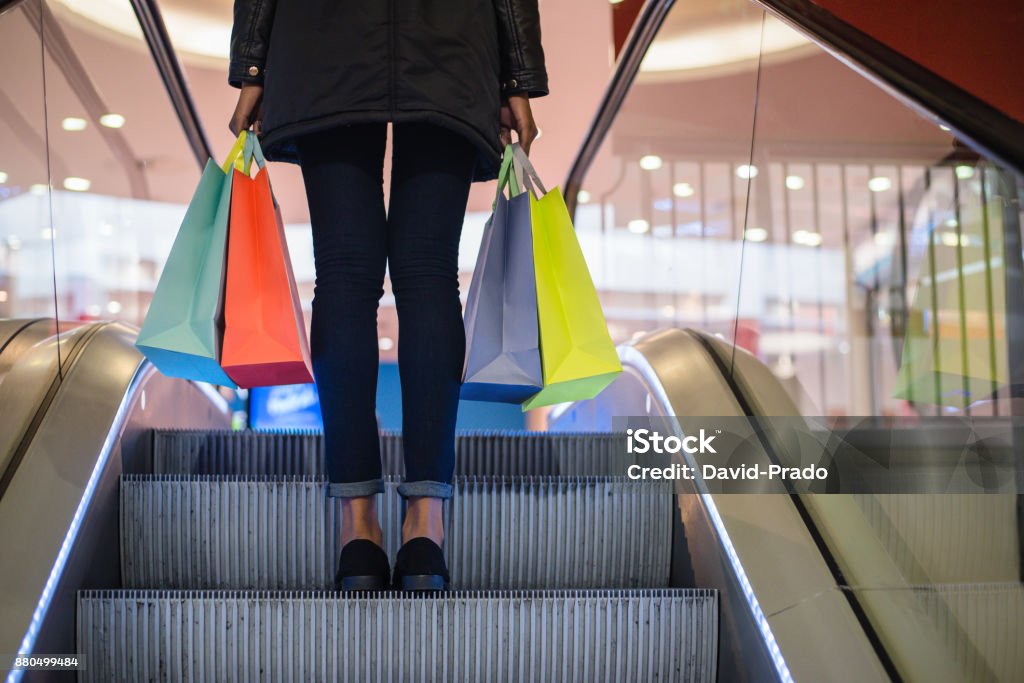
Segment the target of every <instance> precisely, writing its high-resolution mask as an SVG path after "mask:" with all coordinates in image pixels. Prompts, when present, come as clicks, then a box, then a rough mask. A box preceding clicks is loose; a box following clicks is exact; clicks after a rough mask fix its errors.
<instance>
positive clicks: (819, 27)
mask: <svg viewBox="0 0 1024 683" xmlns="http://www.w3.org/2000/svg"><path fill="white" fill-rule="evenodd" d="M752 2H755V3H757V4H758V5H760V6H762V7H763V8H765V10H767V11H768V12H771V13H772V14H773V15H775V16H777V17H778V18H780V19H781V20H782V21H784V22H786V23H787V24H789V25H790V26H792V27H793V28H795V29H796V30H797V31H799V32H800V33H802V34H804V35H805V36H806V37H807V38H808V39H810V40H811V41H812V42H814V43H816V44H817V45H818V46H820V47H821V48H823V49H824V50H826V51H828V52H829V53H831V54H833V55H834V56H836V57H837V58H838V59H840V60H842V61H843V62H844V63H845V64H847V65H848V66H850V67H851V68H853V69H855V70H856V71H858V73H861V74H862V75H864V76H865V77H867V78H868V79H870V80H871V81H873V82H874V83H876V84H877V85H879V86H880V87H882V88H883V89H884V90H886V91H887V92H889V93H890V94H892V95H894V96H895V97H897V98H898V99H900V100H901V101H902V102H904V103H905V104H907V105H908V106H910V107H911V108H913V109H915V110H916V111H918V112H919V113H920V114H922V115H924V116H926V117H928V118H932V119H935V120H936V121H937V122H940V123H942V124H943V125H945V126H946V127H948V128H949V129H950V130H951V132H952V133H953V134H954V135H956V136H957V137H958V138H960V139H962V140H964V141H965V142H967V143H968V144H970V145H971V146H973V147H975V148H976V149H977V150H978V151H980V152H982V153H984V154H985V155H987V156H989V157H990V158H992V159H993V160H995V161H997V162H999V163H1000V164H1002V165H1004V166H1006V167H1007V168H1009V169H1011V170H1013V171H1014V172H1016V173H1018V174H1020V175H1022V176H1024V123H1021V122H1020V121H1016V120H1015V119H1013V118H1011V117H1009V116H1007V115H1006V114H1004V113H1003V112H1001V111H999V110H998V109H996V108H995V107H993V106H992V105H990V104H988V103H987V102H984V101H983V100H981V99H980V98H978V97H976V96H975V95H972V94H971V93H969V92H967V91H966V90H964V89H963V88H960V87H959V86H957V85H954V84H953V83H951V82H950V81H948V80H946V79H945V78H943V77H941V76H939V75H938V74H936V73H935V72H933V71H931V70H929V69H927V68H925V67H924V66H922V65H920V64H918V63H917V62H915V61H913V60H912V59H910V58H908V57H905V56H904V55H902V54H900V53H899V52H897V51H895V50H893V49H892V48H890V47H888V46H887V45H885V44H884V43H881V42H879V41H878V40H875V39H874V38H872V37H871V36H869V35H867V34H866V33H864V32H863V31H860V30H859V29H856V28H854V27H853V26H851V25H850V24H848V23H846V22H845V21H843V20H841V19H839V18H838V17H836V16H835V15H833V14H831V13H830V12H828V11H827V10H824V9H822V8H821V7H818V6H817V5H815V4H814V3H813V2H811V1H810V0H752ZM674 5H675V0H649V2H647V3H646V5H645V6H644V9H643V11H642V12H641V13H640V14H639V15H638V16H637V18H636V21H635V22H634V24H633V28H632V30H631V31H630V34H629V37H628V38H627V39H626V42H625V44H624V46H623V50H622V53H621V56H620V57H619V60H618V62H617V63H616V67H615V71H614V73H613V74H612V77H611V79H610V81H609V83H608V87H607V88H606V89H605V93H604V96H603V97H602V98H601V103H600V105H599V107H598V110H597V114H596V115H595V116H594V119H593V121H592V122H591V124H590V127H589V128H588V129H587V132H586V133H585V134H584V137H583V142H582V143H581V145H580V148H579V151H577V152H576V156H575V157H574V159H573V162H572V166H571V167H570V168H569V174H568V176H567V177H566V180H565V184H564V187H565V201H566V204H567V205H568V208H569V213H570V215H572V214H574V213H575V210H576V193H577V192H578V191H579V190H580V188H581V186H582V184H583V179H584V177H585V176H586V174H587V171H589V169H590V165H591V163H592V162H593V160H594V157H595V156H596V155H597V152H598V150H599V149H600V148H601V145H602V144H603V143H604V140H605V137H606V135H607V134H608V131H609V129H610V128H611V125H612V123H613V122H614V120H615V118H616V116H617V115H618V113H619V109H620V108H621V107H622V103H623V102H624V100H625V98H626V95H627V94H628V92H629V89H630V87H631V86H632V84H633V80H634V79H635V78H636V74H637V72H638V70H639V68H640V63H641V62H642V61H643V58H644V56H645V55H646V53H647V49H648V48H649V47H650V45H651V43H652V42H653V41H654V38H655V37H656V36H657V33H658V29H659V28H660V27H661V24H662V21H663V20H664V18H665V15H666V14H668V12H669V10H670V9H671V8H672V7H673V6H674Z"/></svg>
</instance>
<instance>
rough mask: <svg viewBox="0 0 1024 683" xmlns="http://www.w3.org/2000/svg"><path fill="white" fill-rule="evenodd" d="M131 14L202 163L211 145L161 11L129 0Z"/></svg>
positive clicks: (3, 6) (13, 0) (153, 3)
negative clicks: (133, 13)
mask: <svg viewBox="0 0 1024 683" xmlns="http://www.w3.org/2000/svg"><path fill="white" fill-rule="evenodd" d="M23 2H25V0H0V13H3V12H6V11H7V10H10V9H14V8H15V7H17V6H18V5H20V4H22V3H23ZM131 4H132V9H133V10H134V11H135V17H136V18H137V19H138V21H139V28H140V29H141V30H142V35H143V36H144V37H145V39H146V44H147V45H148V46H149V51H150V54H151V55H152V57H153V63H154V66H155V67H156V70H157V72H158V73H159V74H160V79H161V80H162V81H163V82H164V87H165V88H166V89H167V95H168V97H170V99H171V106H173V107H174V112H175V114H177V116H178V121H179V123H181V129H182V132H183V133H184V134H185V139H186V140H188V144H189V147H191V148H192V153H193V154H194V155H195V157H196V161H197V162H198V163H199V168H200V169H202V168H203V167H204V166H206V162H207V161H208V160H209V159H210V158H211V157H213V148H212V147H211V146H210V141H209V140H208V139H207V137H206V131H205V130H204V129H203V124H202V122H201V121H200V119H199V113H198V111H197V110H196V105H195V101H194V100H193V99H192V94H191V91H190V90H189V87H188V82H187V81H186V80H185V72H184V71H183V70H182V68H181V62H179V61H178V56H177V53H176V52H175V50H174V44H173V43H172V42H171V37H170V35H169V34H168V33H167V26H166V25H165V24H164V20H163V15H162V14H161V13H160V8H159V7H158V6H157V0H131Z"/></svg>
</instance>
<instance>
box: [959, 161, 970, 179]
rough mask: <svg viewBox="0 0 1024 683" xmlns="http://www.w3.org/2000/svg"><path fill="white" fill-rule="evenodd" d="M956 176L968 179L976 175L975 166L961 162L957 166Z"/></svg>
mask: <svg viewBox="0 0 1024 683" xmlns="http://www.w3.org/2000/svg"><path fill="white" fill-rule="evenodd" d="M956 177H957V178H959V179H960V180H967V179H968V178H973V177H974V167H973V166H967V165H965V164H961V165H960V166H957V167H956Z"/></svg>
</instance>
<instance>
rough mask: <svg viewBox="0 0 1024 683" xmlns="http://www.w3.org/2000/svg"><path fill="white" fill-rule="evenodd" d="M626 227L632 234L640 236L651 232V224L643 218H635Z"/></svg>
mask: <svg viewBox="0 0 1024 683" xmlns="http://www.w3.org/2000/svg"><path fill="white" fill-rule="evenodd" d="M626 227H627V228H628V229H629V231H630V232H633V233H636V234H638V235H640V234H642V233H645V232H647V231H648V230H650V229H651V224H650V223H648V222H647V221H645V220H644V219H643V218H634V219H633V220H631V221H630V222H629V223H628V224H627V225H626Z"/></svg>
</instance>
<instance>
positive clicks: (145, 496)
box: [121, 475, 674, 590]
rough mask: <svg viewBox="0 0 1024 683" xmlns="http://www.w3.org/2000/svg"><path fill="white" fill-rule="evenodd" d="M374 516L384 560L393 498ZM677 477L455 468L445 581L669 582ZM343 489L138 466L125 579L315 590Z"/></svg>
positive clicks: (483, 584) (142, 584)
mask: <svg viewBox="0 0 1024 683" xmlns="http://www.w3.org/2000/svg"><path fill="white" fill-rule="evenodd" d="M396 487H397V482H396V481H390V482H389V483H388V485H387V488H386V492H385V494H384V496H383V499H382V500H381V505H380V508H379V509H380V511H381V517H382V519H381V521H382V524H383V527H384V529H385V530H387V531H388V532H390V533H389V535H388V536H387V537H386V540H385V548H386V550H387V551H388V553H389V555H390V556H391V557H392V559H393V558H394V556H395V553H396V551H397V549H398V545H399V536H398V534H399V533H400V529H401V523H400V519H401V512H400V509H401V508H400V505H401V499H400V497H399V496H398V493H397V491H396ZM673 505H674V496H673V487H672V485H671V482H666V481H647V482H638V481H632V480H629V479H626V478H624V477H622V478H613V477H557V478H556V477H459V478H456V480H455V496H454V498H452V500H451V501H450V502H449V503H448V504H447V505H446V511H445V523H446V527H447V528H446V542H445V551H446V553H447V555H448V562H449V567H450V570H451V573H452V581H453V586H452V587H453V588H463V589H498V588H500V589H529V588H551V589H554V588H626V587H641V586H643V587H658V586H666V585H668V580H669V574H670V565H671V545H672V537H671V534H672V512H673ZM340 520H341V506H340V501H339V499H336V498H330V499H328V498H327V497H326V496H325V495H324V482H323V481H322V480H321V479H318V478H310V477H290V478H274V479H271V478H266V477H256V478H254V477H223V476H182V475H162V476H142V475H125V476H124V477H123V478H122V481H121V552H122V561H121V562H122V578H123V582H124V583H123V585H124V586H126V587H129V588H191V589H207V588H214V589H222V588H224V589H227V588H230V589H274V590H310V589H312V590H318V589H326V588H329V587H330V582H331V580H332V579H333V576H334V570H335V563H336V562H337V557H338V553H339V552H340V548H339V547H338V542H337V540H338V530H339V525H340Z"/></svg>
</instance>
